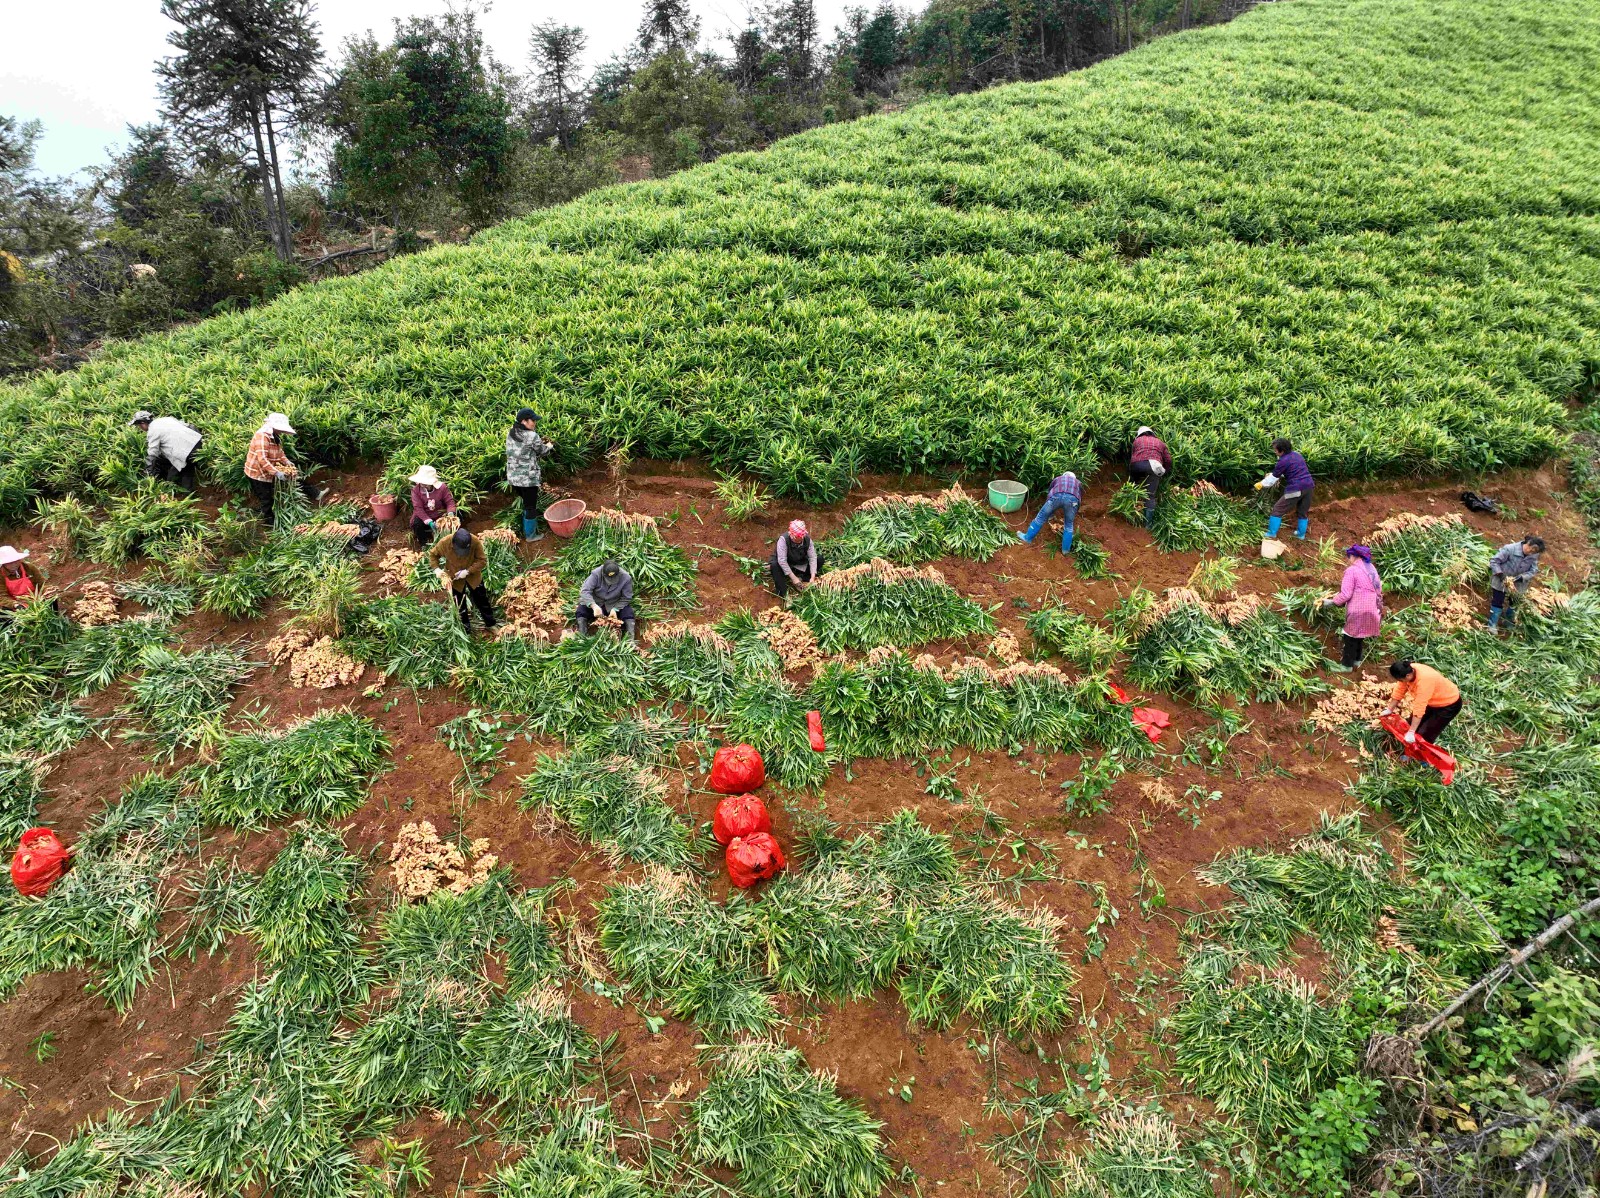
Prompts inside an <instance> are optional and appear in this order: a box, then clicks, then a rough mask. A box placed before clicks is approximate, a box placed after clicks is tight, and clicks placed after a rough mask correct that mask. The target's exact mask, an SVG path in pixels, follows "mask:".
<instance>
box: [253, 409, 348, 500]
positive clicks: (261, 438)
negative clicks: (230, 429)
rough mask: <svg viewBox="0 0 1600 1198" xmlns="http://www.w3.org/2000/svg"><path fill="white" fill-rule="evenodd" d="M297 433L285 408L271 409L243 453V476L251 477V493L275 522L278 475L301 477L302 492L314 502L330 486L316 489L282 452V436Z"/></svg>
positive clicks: (325, 492) (281, 476)
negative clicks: (275, 495) (274, 495)
mask: <svg viewBox="0 0 1600 1198" xmlns="http://www.w3.org/2000/svg"><path fill="white" fill-rule="evenodd" d="M292 436H294V425H292V424H290V423H289V418H288V417H287V416H285V415H284V414H283V413H282V412H268V413H267V418H266V419H265V420H263V421H262V422H261V427H260V428H258V429H256V432H255V436H253V437H251V438H250V448H249V449H248V450H246V451H245V455H244V476H245V478H247V479H249V480H250V493H251V494H252V495H254V496H255V498H256V503H257V504H259V505H260V507H261V518H262V519H263V520H265V521H266V522H267V523H268V524H271V523H272V506H273V491H274V488H275V487H276V484H277V482H278V480H279V479H284V478H293V479H298V480H299V486H300V492H301V494H303V495H304V496H305V497H306V498H307V499H308V500H310V501H311V502H312V503H316V502H317V500H319V499H321V498H322V497H323V496H324V495H326V494H327V493H328V492H327V488H323V489H322V490H320V491H319V490H317V488H315V487H313V486H312V485H311V484H310V483H308V482H306V480H305V479H303V478H300V467H298V466H296V465H295V464H294V463H293V462H291V461H290V460H289V455H288V454H286V453H284V452H283V442H282V438H284V437H292Z"/></svg>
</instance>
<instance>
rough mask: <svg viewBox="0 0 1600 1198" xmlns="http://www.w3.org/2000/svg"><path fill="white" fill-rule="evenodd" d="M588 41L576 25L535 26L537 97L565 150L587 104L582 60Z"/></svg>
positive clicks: (570, 146)
mask: <svg viewBox="0 0 1600 1198" xmlns="http://www.w3.org/2000/svg"><path fill="white" fill-rule="evenodd" d="M588 42H589V38H588V35H587V34H585V33H584V32H583V30H582V29H580V28H579V27H578V26H576V25H562V24H559V23H557V22H555V21H544V22H541V23H540V24H538V25H535V26H534V27H533V44H532V55H531V56H532V58H533V67H534V79H535V85H536V88H537V90H536V93H535V100H536V102H537V103H538V104H539V106H540V108H541V109H542V110H543V113H544V116H545V118H546V120H547V121H548V122H549V124H550V126H551V128H552V129H553V130H554V132H555V137H556V143H557V144H558V145H559V146H560V147H561V148H562V149H563V150H570V149H571V148H572V136H573V133H574V131H575V130H576V128H577V125H578V110H579V108H580V106H581V105H582V103H583V92H582V87H581V85H580V84H579V82H578V70H579V65H580V64H579V59H580V57H581V56H582V54H583V48H584V47H585V46H586V45H588Z"/></svg>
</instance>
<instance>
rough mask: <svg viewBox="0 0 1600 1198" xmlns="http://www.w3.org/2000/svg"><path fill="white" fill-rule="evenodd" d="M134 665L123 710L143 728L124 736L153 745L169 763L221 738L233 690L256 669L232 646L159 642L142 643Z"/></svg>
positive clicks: (209, 746) (218, 741)
mask: <svg viewBox="0 0 1600 1198" xmlns="http://www.w3.org/2000/svg"><path fill="white" fill-rule="evenodd" d="M135 664H136V665H137V666H138V668H139V676H138V677H137V678H136V679H134V680H133V681H132V682H130V683H129V684H128V706H127V707H126V708H125V709H124V710H125V711H126V712H127V714H129V715H130V716H132V717H133V718H135V719H138V720H140V721H141V722H142V723H143V724H144V727H143V728H142V729H136V730H134V731H131V732H124V733H122V735H123V736H125V737H128V738H129V739H131V740H135V741H141V742H146V743H149V744H151V745H153V746H154V747H155V751H156V755H157V757H161V758H164V759H165V760H167V761H171V760H172V759H173V758H174V757H176V756H177V755H178V753H179V751H181V750H183V749H197V750H204V749H208V748H211V747H213V746H215V745H218V744H220V743H221V742H222V739H223V737H224V735H225V733H224V732H223V730H222V717H223V715H224V714H225V713H226V711H227V709H228V705H229V704H230V703H232V702H233V692H234V690H235V688H237V687H238V686H239V684H240V683H242V682H243V681H244V680H245V679H246V678H247V677H249V675H250V672H251V671H252V670H254V669H255V665H254V663H252V662H247V661H245V660H244V659H243V658H242V657H240V656H239V654H237V653H235V652H233V651H232V650H230V649H201V650H197V651H196V652H194V653H175V652H173V651H172V650H171V649H168V648H166V647H165V646H163V645H147V646H145V647H144V648H143V649H141V650H140V651H139V656H138V658H137V660H136V662H135Z"/></svg>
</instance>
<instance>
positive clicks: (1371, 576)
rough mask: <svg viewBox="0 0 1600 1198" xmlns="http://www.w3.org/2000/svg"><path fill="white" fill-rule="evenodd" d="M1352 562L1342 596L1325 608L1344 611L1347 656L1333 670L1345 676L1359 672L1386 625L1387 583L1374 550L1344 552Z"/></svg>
mask: <svg viewBox="0 0 1600 1198" xmlns="http://www.w3.org/2000/svg"><path fill="white" fill-rule="evenodd" d="M1344 556H1345V560H1346V561H1347V562H1349V565H1347V566H1346V567H1345V568H1344V581H1343V583H1342V584H1341V585H1340V587H1339V593H1338V594H1337V595H1335V596H1333V597H1332V598H1331V599H1324V600H1323V601H1322V604H1323V606H1324V607H1342V608H1344V652H1343V654H1341V655H1340V658H1339V664H1338V665H1337V666H1334V667H1333V668H1334V669H1336V670H1339V671H1341V672H1344V671H1349V670H1353V669H1355V668H1356V667H1357V666H1358V665H1360V664H1361V659H1362V657H1364V656H1365V655H1366V651H1367V642H1368V641H1369V640H1371V639H1372V638H1373V637H1375V636H1377V635H1378V627H1379V625H1380V624H1382V622H1383V580H1382V579H1381V578H1379V577H1378V570H1377V567H1376V566H1374V565H1373V564H1372V550H1370V549H1368V548H1367V547H1366V546H1365V545H1352V546H1350V547H1349V548H1348V549H1346V550H1345V551H1344Z"/></svg>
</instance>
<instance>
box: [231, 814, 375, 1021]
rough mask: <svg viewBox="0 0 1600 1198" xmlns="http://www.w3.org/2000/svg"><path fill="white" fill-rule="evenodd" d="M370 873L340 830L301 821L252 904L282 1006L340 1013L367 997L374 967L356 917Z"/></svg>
mask: <svg viewBox="0 0 1600 1198" xmlns="http://www.w3.org/2000/svg"><path fill="white" fill-rule="evenodd" d="M365 874H366V871H365V869H364V867H363V866H362V864H361V862H360V861H358V860H356V858H354V857H352V856H351V855H350V854H349V853H348V852H346V851H345V847H344V840H343V838H342V837H341V836H340V835H339V833H338V832H337V831H334V830H332V829H329V828H316V827H312V826H310V825H308V824H297V825H296V826H295V827H294V829H293V830H292V831H291V832H290V834H289V840H288V843H287V844H285V845H284V846H283V849H282V851H281V852H279V854H278V855H277V857H276V858H274V859H273V862H272V864H271V865H269V866H268V867H267V870H266V872H265V873H264V874H262V875H261V880H260V881H259V882H258V883H257V884H256V887H255V895H254V899H253V901H252V903H251V918H250V927H249V931H250V935H251V936H253V937H254V938H255V941H256V948H257V958H258V959H259V961H260V962H261V966H262V968H263V970H264V971H266V972H268V973H270V974H271V975H272V976H271V979H270V981H269V986H270V988H271V990H272V993H273V995H274V996H276V998H277V1000H279V1001H281V1002H283V1003H285V1004H310V1005H312V1006H314V1007H316V1008H318V1009H323V1010H334V1011H337V1010H341V1009H344V1008H345V1007H347V1006H349V1005H352V1004H355V1003H358V1002H360V1001H361V1000H362V999H363V998H364V997H365V995H366V992H367V986H368V983H369V982H370V980H371V970H370V967H369V966H368V964H367V962H366V958H365V956H364V954H363V953H362V949H361V942H362V935H361V921H360V918H359V916H358V914H357V912H358V908H359V904H360V901H361V893H362V881H363V879H364V877H365Z"/></svg>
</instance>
